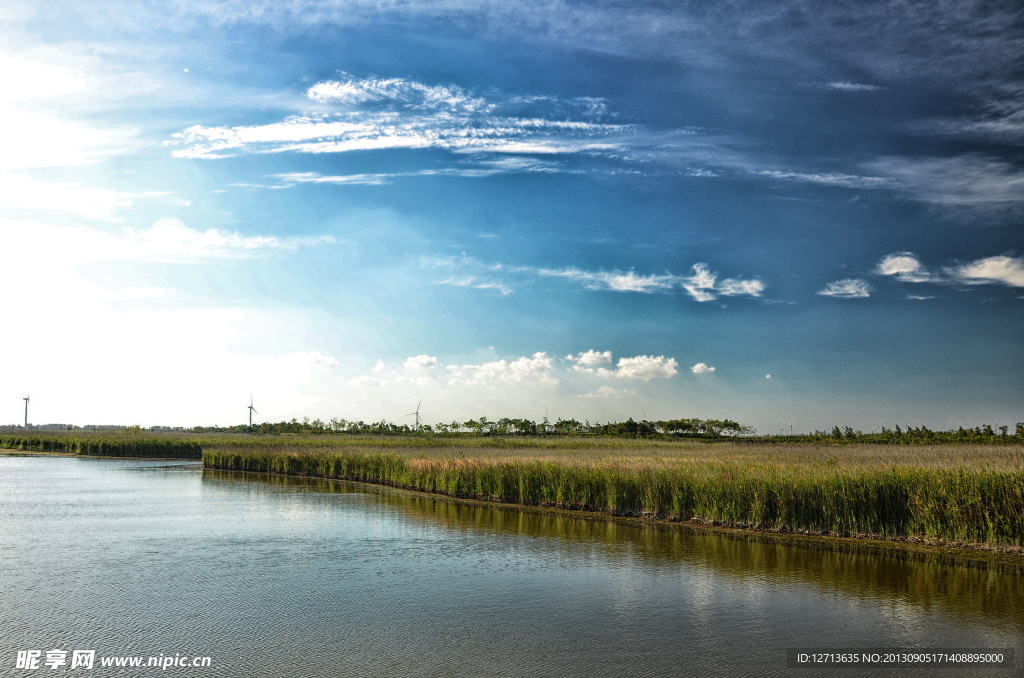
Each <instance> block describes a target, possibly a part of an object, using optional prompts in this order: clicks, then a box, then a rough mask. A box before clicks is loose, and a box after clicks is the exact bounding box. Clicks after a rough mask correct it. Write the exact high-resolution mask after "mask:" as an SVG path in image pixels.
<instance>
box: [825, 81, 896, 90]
mask: <svg viewBox="0 0 1024 678" xmlns="http://www.w3.org/2000/svg"><path fill="white" fill-rule="evenodd" d="M824 87H825V89H833V90H838V91H840V92H874V91H876V90H880V89H884V88H883V87H879V86H878V85H864V84H861V83H859V82H846V81H837V82H827V83H825V85H824Z"/></svg>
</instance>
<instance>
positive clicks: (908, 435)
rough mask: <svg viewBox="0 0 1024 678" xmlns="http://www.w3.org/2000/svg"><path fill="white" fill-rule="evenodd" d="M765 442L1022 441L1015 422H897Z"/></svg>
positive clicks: (1021, 426)
mask: <svg viewBox="0 0 1024 678" xmlns="http://www.w3.org/2000/svg"><path fill="white" fill-rule="evenodd" d="M758 439H759V440H762V441H765V442H817V443H854V442H856V443H878V444H885V445H928V444H936V443H1024V422H1017V426H1016V429H1015V430H1014V432H1013V433H1010V427H1009V426H999V427H993V426H992V425H991V424H986V425H984V426H976V427H974V428H964V427H963V426H960V427H958V428H957V429H956V430H949V431H933V430H931V429H930V428H928V427H927V426H918V427H917V428H915V427H913V426H907V427H905V428H900V426H899V425H898V424H897V425H896V426H894V427H893V428H891V429H889V428H886V427H885V426H883V427H882V428H881V430H880V431H877V432H876V431H872V432H871V433H864V432H863V431H855V430H853V429H852V428H851V427H849V426H843V427H842V428H840V427H839V426H833V427H832V430H831V431H815V432H814V433H799V434H795V435H785V434H780V435H769V436H758Z"/></svg>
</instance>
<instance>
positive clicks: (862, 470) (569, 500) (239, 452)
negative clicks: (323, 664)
mask: <svg viewBox="0 0 1024 678" xmlns="http://www.w3.org/2000/svg"><path fill="white" fill-rule="evenodd" d="M225 442H227V443H228V444H224V445H220V446H213V445H211V446H207V447H205V448H204V453H203V463H204V465H205V466H206V467H209V468H219V469H228V470H237V471H257V472H270V473H281V474H289V475H301V476H315V477H322V478H336V479H343V480H355V481H362V482H371V483H378V484H383V485H390V486H394V487H401V488H406V489H412V490H419V491H424V492H431V493H436V494H442V495H448V496H453V497H465V498H472V499H479V500H484V501H496V502H502V503H510V504H520V505H524V506H550V507H559V508H563V509H569V510H581V511H595V512H602V513H610V514H613V515H624V516H646V517H651V518H659V519H667V520H677V521H704V522H712V523H720V524H725V525H732V526H738V527H754V528H759V529H771V530H781V531H794V532H809V533H817V534H837V535H847V536H850V535H872V536H877V537H882V538H890V539H915V538H925V539H928V540H937V541H944V542H957V543H976V544H991V545H1000V546H1012V547H1022V546H1024V465H1022V459H1024V457H1022V452H1024V451H1022V449H1019V448H1018V449H1001V450H999V451H998V452H995V453H994V454H990V455H987V456H986V454H983V453H982V452H981V451H979V450H974V449H971V448H966V449H965V446H949V447H950V448H951V449H946V450H940V451H939V452H938V453H935V449H934V448H928V450H929V452H928V453H925V452H917V451H914V450H913V449H912V448H911V449H908V450H907V451H906V454H903V455H900V454H893V452H892V448H887V454H885V455H884V456H883V455H882V454H881V453H879V452H877V451H875V450H874V449H871V448H872V447H873V446H864V447H865V448H867V449H859V448H856V447H849V446H847V447H844V448H843V450H842V453H841V454H839V453H837V452H836V451H835V450H833V449H831V448H828V447H825V448H822V449H815V448H816V447H817V446H787V447H785V448H781V447H780V446H773V445H761V446H743V445H735V446H727V445H719V446H716V445H714V444H703V445H694V444H691V445H686V446H681V445H678V444H676V445H675V446H671V445H669V446H661V445H648V446H638V445H637V441H630V442H632V446H629V447H619V446H618V445H614V446H597V447H594V446H587V445H583V446H580V445H576V446H572V445H570V444H564V445H560V446H558V445H556V446H553V447H547V448H539V447H537V446H534V447H526V446H523V447H516V448H515V449H508V448H500V447H496V446H493V445H492V446H490V447H488V448H483V447H473V446H468V447H467V446H457V445H453V446H449V447H447V448H433V449H429V448H428V449H422V448H420V449H417V448H416V447H414V446H396V445H387V446H380V445H378V446H374V445H371V444H365V445H361V446H359V445H355V446H345V447H340V446H335V447H333V448H331V447H321V448H315V447H304V446H301V445H292V446H288V447H284V448H282V447H277V448H275V447H273V446H270V445H243V444H231V443H230V442H229V441H225ZM616 442H619V441H616ZM630 447H631V448H632V449H630ZM801 448H803V449H801ZM982 448H983V450H985V451H986V452H988V451H991V450H992V448H991V447H987V446H982ZM851 450H853V452H852V453H851ZM424 452H428V453H427V454H424ZM469 452H475V453H476V454H472V455H471V454H469ZM920 455H924V456H920Z"/></svg>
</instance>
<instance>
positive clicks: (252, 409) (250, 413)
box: [249, 393, 259, 428]
mask: <svg viewBox="0 0 1024 678" xmlns="http://www.w3.org/2000/svg"><path fill="white" fill-rule="evenodd" d="M253 412H256V408H255V407H253V406H252V394H251V393H250V394H249V428H252V413H253ZM256 414H259V412H256Z"/></svg>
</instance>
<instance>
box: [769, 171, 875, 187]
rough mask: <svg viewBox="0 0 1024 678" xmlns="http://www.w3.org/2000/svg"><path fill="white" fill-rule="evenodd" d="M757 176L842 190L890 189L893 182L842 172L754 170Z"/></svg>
mask: <svg viewBox="0 0 1024 678" xmlns="http://www.w3.org/2000/svg"><path fill="white" fill-rule="evenodd" d="M751 173H752V174H757V175H759V176H763V177H769V178H771V179H779V180H782V181H802V182H807V183H811V184H821V185H824V186H839V187H841V188H857V189H875V188H889V187H891V186H893V182H892V181H891V180H890V179H887V178H885V177H872V176H867V177H865V176H860V175H856V174H843V173H842V172H819V173H812V172H787V171H782V170H753V171H752V172H751Z"/></svg>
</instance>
